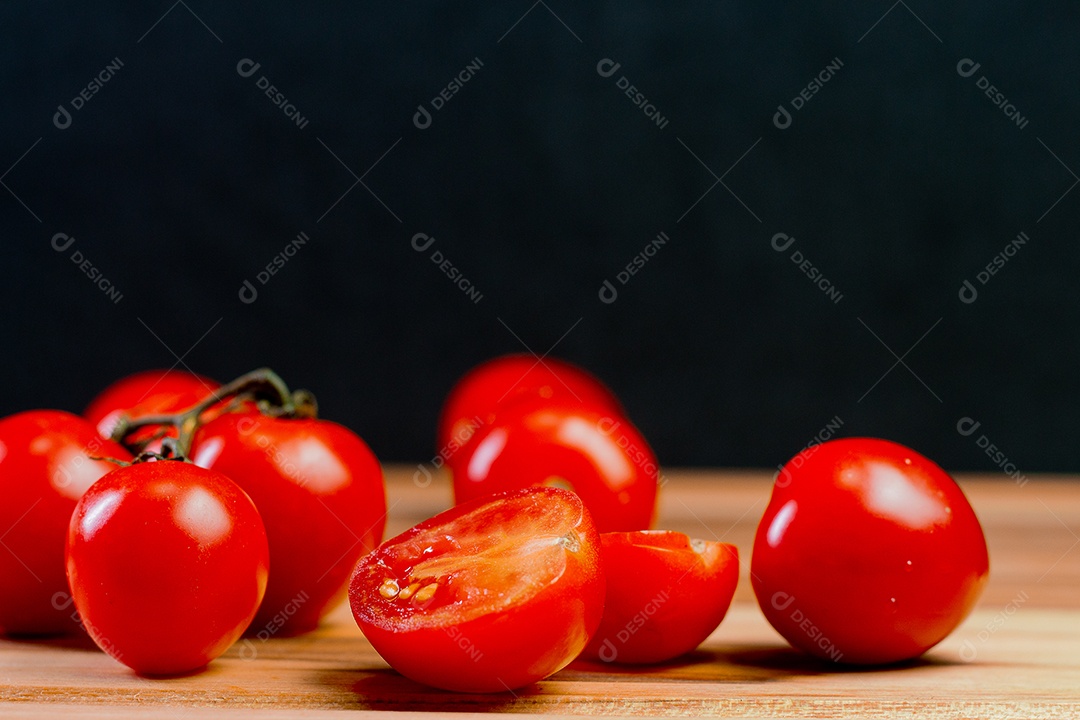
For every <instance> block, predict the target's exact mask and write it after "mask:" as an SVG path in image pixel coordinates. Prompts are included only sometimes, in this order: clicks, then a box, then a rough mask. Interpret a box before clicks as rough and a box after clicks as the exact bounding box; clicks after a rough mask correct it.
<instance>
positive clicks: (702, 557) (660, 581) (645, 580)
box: [582, 530, 739, 664]
mask: <svg viewBox="0 0 1080 720" xmlns="http://www.w3.org/2000/svg"><path fill="white" fill-rule="evenodd" d="M601 541H602V543H603V558H604V572H605V574H606V576H607V600H606V603H605V605H604V617H603V620H602V621H601V623H600V629H599V630H597V632H596V635H595V636H594V637H593V639H592V641H591V642H590V643H589V646H588V647H587V648H586V649H585V652H584V653H583V654H582V657H583V658H584V659H590V660H600V661H602V662H618V663H631V664H639V663H659V662H664V661H666V660H671V659H672V658H676V657H678V656H680V655H683V654H685V653H688V652H690V651H691V650H694V649H695V648H697V646H698V645H700V644H701V643H702V642H703V641H704V640H705V639H706V638H707V637H708V636H709V635H710V634H711V633H712V631H713V630H715V629H716V627H717V626H718V625H719V624H720V622H721V621H722V620H723V619H724V616H725V615H726V614H727V611H728V607H729V606H730V605H731V599H732V597H733V596H734V594H735V587H736V585H738V582H739V551H738V549H737V548H736V547H735V546H734V545H729V544H727V543H721V542H712V541H705V540H691V539H690V538H689V537H687V536H686V535H684V534H683V533H679V532H671V531H649V530H645V531H638V532H625V533H622V532H620V533H604V534H603V535H601Z"/></svg>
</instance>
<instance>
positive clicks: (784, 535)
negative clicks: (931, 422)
mask: <svg viewBox="0 0 1080 720" xmlns="http://www.w3.org/2000/svg"><path fill="white" fill-rule="evenodd" d="M751 570H752V572H751V577H752V582H753V586H754V593H755V595H756V596H757V600H758V604H759V605H760V606H761V609H762V611H763V612H764V613H765V617H766V618H768V620H769V622H770V623H772V626H773V627H774V628H776V629H777V631H779V633H780V634H781V635H783V636H784V637H785V638H786V639H787V640H788V642H790V643H791V644H792V645H794V646H795V647H798V648H801V649H802V650H804V651H806V652H808V653H811V654H813V655H816V656H818V657H821V658H825V659H829V660H834V661H839V662H844V663H855V664H881V663H891V662H897V661H901V660H907V659H910V658H914V657H917V656H919V655H921V654H922V653H924V652H926V650H928V649H929V648H931V647H933V646H934V645H936V644H937V643H938V642H939V641H941V640H942V639H943V638H944V637H945V636H946V635H948V634H949V633H950V632H952V630H953V629H954V628H955V627H956V626H957V625H959V624H960V622H961V621H962V620H963V619H964V618H965V617H966V616H967V614H968V613H969V612H970V610H971V608H972V606H973V605H974V604H975V601H976V600H977V599H978V597H979V594H980V593H981V591H982V588H983V586H984V584H985V583H986V580H987V576H988V573H989V559H988V556H987V550H986V540H985V538H984V537H983V532H982V528H981V527H980V526H979V520H978V518H976V517H975V512H974V511H973V510H972V508H971V505H969V504H968V501H967V498H965V497H964V494H963V493H962V492H961V490H960V488H959V487H957V485H956V483H955V482H954V481H953V479H952V478H951V477H949V475H948V474H946V473H945V471H944V470H942V469H941V468H940V467H938V466H937V465H935V464H934V463H933V462H932V461H931V460H929V459H927V458H925V457H923V456H922V455H920V454H919V453H917V452H915V451H914V450H911V449H909V448H906V447H904V446H903V445H898V444H896V443H893V442H889V441H887V440H877V439H870V438H851V439H843V440H832V441H830V442H827V443H824V444H821V445H814V446H811V447H809V448H807V449H805V450H803V451H802V452H800V453H799V454H798V455H796V456H795V457H794V458H792V459H791V460H790V461H789V462H788V463H787V464H786V465H785V466H784V467H783V468H782V469H781V471H780V473H779V474H778V476H777V479H776V483H775V487H774V489H773V494H772V499H771V500H770V501H769V505H768V507H767V508H766V510H765V516H764V517H763V518H762V520H761V524H760V525H759V526H758V529H757V535H756V537H755V539H754V554H753V560H752V566H751Z"/></svg>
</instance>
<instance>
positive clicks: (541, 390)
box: [437, 354, 623, 454]
mask: <svg viewBox="0 0 1080 720" xmlns="http://www.w3.org/2000/svg"><path fill="white" fill-rule="evenodd" d="M524 398H540V399H544V400H551V399H558V398H563V399H570V400H576V401H578V402H580V403H582V404H585V405H593V406H595V407H598V408H603V409H605V410H606V411H607V412H609V413H613V414H618V415H622V414H623V409H622V405H621V404H620V403H619V400H618V399H617V398H616V397H615V395H614V394H613V393H612V392H611V390H609V389H608V388H607V387H606V386H605V385H604V384H603V383H602V382H600V380H598V379H597V378H596V377H594V376H593V375H591V374H589V373H588V372H586V371H585V370H583V369H581V368H579V367H577V366H576V365H572V364H570V363H568V362H566V361H564V360H558V359H556V358H550V357H548V358H544V360H543V362H542V363H541V362H540V361H539V360H537V358H535V357H534V356H532V355H525V354H520V355H504V356H502V357H497V358H494V359H492V360H488V361H486V362H483V363H481V364H479V365H477V366H476V367H474V368H473V369H471V370H470V371H469V372H467V373H466V374H465V375H464V376H463V377H462V378H461V379H460V380H458V381H457V384H455V385H454V388H453V389H452V390H451V391H450V395H449V396H447V398H446V402H445V403H444V404H443V409H442V413H441V415H440V416H439V431H438V432H439V434H438V438H437V442H438V449H439V452H440V454H449V453H451V452H453V451H455V450H456V449H457V448H458V447H460V446H462V445H464V444H465V443H466V442H467V441H468V439H469V437H470V436H471V435H472V434H473V433H474V432H475V431H476V430H477V428H479V427H482V426H483V425H485V424H487V423H489V422H491V420H492V416H493V415H494V413H495V411H496V410H497V409H498V408H499V407H500V406H503V405H506V404H510V403H512V402H515V401H517V400H521V399H524Z"/></svg>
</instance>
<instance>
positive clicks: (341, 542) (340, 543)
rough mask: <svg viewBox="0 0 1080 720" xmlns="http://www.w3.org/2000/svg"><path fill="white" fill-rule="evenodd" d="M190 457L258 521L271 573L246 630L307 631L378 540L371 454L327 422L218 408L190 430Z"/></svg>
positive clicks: (377, 487) (378, 475)
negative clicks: (228, 483) (237, 490)
mask: <svg viewBox="0 0 1080 720" xmlns="http://www.w3.org/2000/svg"><path fill="white" fill-rule="evenodd" d="M191 458H192V461H193V462H194V463H195V464H196V465H200V466H202V467H206V468H212V469H214V470H216V471H218V472H220V473H223V474H224V475H227V476H228V477H229V478H231V479H232V480H233V481H235V482H236V483H237V484H238V485H239V486H240V487H241V488H243V489H244V490H245V491H246V492H247V494H248V495H250V496H251V499H252V500H253V501H254V502H255V506H256V507H257V508H258V509H259V513H260V514H261V515H262V518H263V522H264V524H265V525H266V535H267V538H268V539H269V541H270V562H271V566H272V567H273V572H271V573H270V584H269V585H268V586H267V589H266V598H265V599H264V600H263V603H262V606H261V607H260V608H259V614H258V615H257V616H256V618H255V621H254V622H253V623H252V626H251V633H252V634H258V635H259V636H260V637H266V636H269V635H275V634H278V633H282V634H296V633H300V632H306V631H308V630H312V629H314V628H315V626H317V625H318V624H319V619H320V618H321V617H323V616H324V615H325V614H326V613H327V612H329V611H330V610H331V609H333V608H334V607H335V606H336V605H338V604H339V603H340V602H341V600H343V599H344V598H345V593H346V590H347V586H348V582H349V575H350V573H351V572H352V569H353V567H354V566H355V565H356V561H357V560H359V559H360V557H361V556H363V555H365V554H367V553H368V552H370V551H371V550H373V549H374V548H375V546H377V545H378V544H379V543H380V542H382V539H383V531H384V529H385V527H386V492H385V487H384V483H383V475H382V468H381V467H380V465H379V462H378V460H376V459H375V455H374V454H372V452H371V450H370V449H369V448H368V446H367V445H366V444H365V443H364V441H363V440H361V439H360V438H359V437H357V436H356V435H355V434H354V433H352V432H351V431H349V430H348V429H346V428H344V427H342V426H341V425H338V424H336V423H333V422H328V421H326V420H310V419H303V420H301V419H296V420H293V419H277V418H270V417H263V416H261V415H251V414H227V415H223V416H221V417H219V418H217V419H215V420H212V421H211V422H209V423H207V424H206V425H205V426H203V427H202V428H200V429H199V431H198V432H197V433H196V435H195V442H194V444H193V446H192V453H191Z"/></svg>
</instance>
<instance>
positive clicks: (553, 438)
mask: <svg viewBox="0 0 1080 720" xmlns="http://www.w3.org/2000/svg"><path fill="white" fill-rule="evenodd" d="M447 466H448V467H449V469H450V472H451V474H452V476H453V481H454V498H455V500H456V501H457V502H465V501H468V500H472V499H474V498H477V497H480V496H483V495H486V494H488V493H492V492H498V491H503V490H514V489H517V488H521V487H528V486H529V485H539V484H547V485H555V486H559V487H566V488H569V489H571V490H573V491H574V492H576V493H577V494H578V495H580V496H581V499H582V500H584V501H585V505H586V507H588V508H589V512H590V514H591V515H592V517H593V520H594V521H595V522H596V526H597V527H598V528H599V529H600V532H613V531H618V530H642V529H645V528H647V527H649V526H650V525H651V524H652V521H653V515H654V513H655V510H656V489H657V479H658V477H659V473H660V470H659V467H658V466H657V462H656V457H655V456H654V455H653V452H652V449H651V448H650V447H649V444H648V443H647V442H646V441H645V438H644V437H642V436H641V433H640V432H638V430H637V428H635V427H634V426H633V425H631V424H630V422H629V421H627V420H625V419H622V418H621V416H618V415H613V414H610V413H608V412H605V411H603V410H599V409H595V408H590V407H587V406H583V405H581V404H579V403H576V402H574V401H567V400H565V399H552V400H526V401H522V402H518V403H515V404H513V405H511V406H509V407H504V408H503V409H502V410H501V411H500V412H499V414H498V416H497V417H495V418H494V419H493V420H492V421H491V422H490V423H488V424H487V425H485V426H483V427H482V428H480V429H479V430H478V431H477V432H476V433H475V434H474V435H473V436H472V438H471V439H470V440H469V442H468V443H466V444H465V446H464V447H462V448H461V450H460V451H458V452H456V453H454V454H453V455H451V456H450V458H449V459H448V461H447Z"/></svg>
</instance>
